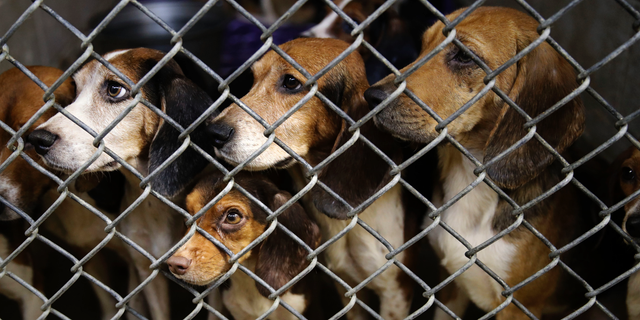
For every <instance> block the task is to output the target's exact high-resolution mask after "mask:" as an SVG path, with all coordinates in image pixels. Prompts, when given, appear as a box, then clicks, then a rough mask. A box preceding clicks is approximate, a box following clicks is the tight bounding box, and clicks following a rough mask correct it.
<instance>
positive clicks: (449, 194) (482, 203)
mask: <svg viewBox="0 0 640 320" xmlns="http://www.w3.org/2000/svg"><path fill="white" fill-rule="evenodd" d="M450 149H453V148H450ZM445 152H449V153H457V155H455V154H454V155H445V156H442V155H441V158H440V161H441V162H442V161H443V160H444V161H451V163H448V164H445V165H444V166H442V163H441V167H443V168H445V170H443V182H442V194H441V195H436V196H434V205H436V206H437V207H440V206H442V205H443V204H444V203H446V202H447V201H449V200H450V199H451V198H453V197H454V196H455V195H456V194H457V193H458V192H460V191H462V190H463V189H464V188H465V187H467V186H468V185H469V184H471V183H472V182H473V181H474V180H475V179H476V176H475V175H474V174H473V169H474V168H475V166H474V165H473V164H472V163H471V162H470V161H469V160H468V159H466V158H465V157H463V156H462V155H461V154H460V153H459V152H457V150H453V151H451V150H449V151H445ZM456 156H457V157H459V158H455V157H456ZM452 158H453V159H452ZM446 169H449V170H446ZM497 204H498V195H497V194H496V193H495V192H494V191H493V190H492V189H491V188H489V186H487V185H486V184H484V183H480V184H479V185H478V186H476V187H475V188H474V189H473V190H472V191H471V192H469V193H468V194H467V195H465V196H464V197H462V198H461V199H460V200H458V201H457V202H456V203H455V204H453V205H452V206H451V207H449V208H448V209H447V210H445V211H444V212H442V214H441V218H442V222H444V223H446V224H447V225H449V226H450V227H451V228H452V229H453V230H455V231H456V232H458V233H459V234H460V235H461V236H462V237H463V238H464V239H466V241H468V242H469V243H470V244H471V245H472V246H474V247H475V246H477V245H479V244H481V243H483V242H485V241H486V240H488V239H489V238H491V237H493V236H494V235H495V234H496V232H495V231H494V230H493V228H492V224H493V218H494V216H495V210H496V206H497ZM431 222H432V220H431V219H429V218H426V220H425V227H426V226H427V225H430V224H431ZM428 237H429V241H430V242H431V245H433V246H434V248H435V249H436V250H437V251H438V254H439V255H440V257H441V261H440V262H441V264H442V266H444V267H445V268H446V269H447V271H448V272H449V273H454V272H456V271H457V270H459V269H460V268H462V267H463V266H464V265H465V264H466V263H467V262H469V259H468V258H467V257H466V256H465V255H464V254H465V252H467V251H468V249H467V248H466V247H465V246H464V245H463V244H462V243H461V242H459V241H458V240H456V239H455V238H454V237H453V236H452V235H451V234H449V233H448V232H447V231H445V230H444V229H443V228H442V227H439V226H438V227H436V228H435V229H434V230H432V231H431V232H429V234H428ZM515 252H516V247H515V246H514V245H513V244H511V243H509V242H507V241H506V240H504V239H500V240H497V241H496V242H494V243H493V244H492V245H490V246H489V247H487V248H485V249H484V250H482V251H480V252H479V253H478V255H477V257H478V259H479V260H480V261H482V262H483V263H484V264H486V265H487V266H488V267H489V268H490V269H491V270H493V271H494V272H495V273H496V274H497V275H499V276H500V277H501V278H503V279H505V278H507V276H508V274H509V266H510V265H511V260H512V258H513V256H514V254H515ZM456 283H457V284H458V285H459V286H460V287H462V288H463V290H465V292H466V293H467V294H468V295H469V297H470V298H471V300H472V301H473V302H474V303H475V304H476V305H478V307H480V308H482V309H485V310H487V309H492V308H494V307H495V305H494V304H495V302H496V301H500V300H501V299H502V296H501V294H500V293H501V292H502V291H503V290H504V289H503V288H502V287H501V286H500V285H499V284H498V283H497V282H496V281H495V280H493V278H491V277H490V276H489V275H488V274H487V273H486V272H485V271H483V270H482V269H480V268H479V267H478V266H477V265H475V264H474V265H473V266H472V267H471V268H469V269H468V270H467V271H465V272H464V273H463V274H462V275H460V276H459V277H458V278H456Z"/></svg>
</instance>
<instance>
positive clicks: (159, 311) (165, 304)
mask: <svg viewBox="0 0 640 320" xmlns="http://www.w3.org/2000/svg"><path fill="white" fill-rule="evenodd" d="M143 259H144V258H143ZM135 267H136V271H137V272H138V276H139V277H140V281H141V282H143V281H145V280H146V279H147V278H148V277H149V276H150V275H151V273H152V271H151V269H149V263H148V261H147V263H146V264H143V263H136V265H135ZM142 292H143V293H144V297H145V299H146V300H147V305H148V306H149V313H150V314H151V319H153V320H169V319H170V316H171V314H170V309H169V294H168V293H169V284H168V283H167V279H166V278H165V277H164V276H163V275H162V274H158V275H157V276H156V277H155V278H154V279H153V280H152V281H151V282H149V283H148V284H147V285H146V286H145V287H144V288H143V289H142Z"/></svg>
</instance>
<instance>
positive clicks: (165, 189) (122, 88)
mask: <svg viewBox="0 0 640 320" xmlns="http://www.w3.org/2000/svg"><path fill="white" fill-rule="evenodd" d="M163 57H164V53H162V52H160V51H157V50H151V49H146V48H137V49H127V50H119V51H113V52H110V53H107V54H106V55H104V57H103V58H104V59H105V60H106V61H108V62H109V63H110V64H111V65H113V66H114V67H115V68H116V69H118V70H119V71H120V72H122V74H124V75H125V76H126V77H127V78H128V79H130V80H131V81H133V83H137V82H138V81H140V80H141V79H142V77H143V76H145V74H147V72H149V71H150V70H151V69H152V68H153V67H154V66H155V65H156V64H157V63H158V62H159V61H160V60H161V59H162V58H163ZM73 79H74V80H75V83H76V85H77V97H76V99H75V101H74V102H73V103H71V104H70V105H69V106H67V108H66V109H65V110H66V111H67V112H69V113H70V114H71V115H73V116H74V117H75V118H77V119H78V120H80V121H82V122H83V123H84V124H85V125H87V126H88V127H89V128H91V129H92V130H94V131H95V132H97V133H100V132H102V131H103V130H105V128H107V126H109V124H111V123H112V122H113V121H114V120H115V119H116V117H117V116H118V115H119V114H120V113H122V112H124V111H125V109H127V107H128V106H129V105H131V104H132V103H134V98H135V97H134V96H133V95H132V94H131V89H130V86H129V85H128V84H127V83H128V82H127V81H124V80H123V79H121V78H120V77H118V76H117V75H116V74H115V73H114V72H113V71H111V70H109V69H108V68H107V67H105V66H104V65H102V64H101V63H99V62H98V61H95V60H94V61H91V62H89V63H87V64H85V65H84V66H83V67H82V68H81V69H80V70H78V72H76V73H75V74H74V76H73ZM140 93H141V96H142V97H143V98H144V99H146V100H147V101H148V102H150V103H151V104H153V105H154V106H156V107H157V108H161V109H162V111H163V112H165V113H166V114H167V115H168V116H169V117H170V118H172V119H173V120H174V121H176V122H177V123H178V124H179V125H181V126H182V127H183V128H186V127H188V126H189V125H191V123H192V122H194V121H195V120H196V119H197V118H198V117H199V116H200V115H201V114H202V113H203V112H204V111H205V110H206V109H207V108H209V106H210V105H211V104H212V103H213V102H212V100H211V99H210V98H209V97H208V96H207V95H206V94H205V93H204V92H203V91H202V90H201V89H200V88H198V87H197V86H196V85H195V84H193V83H192V82H191V81H190V80H188V79H186V78H185V77H184V75H183V73H182V71H181V70H180V67H179V66H178V65H177V63H176V62H175V61H173V60H169V61H168V62H167V64H166V65H165V66H164V67H162V68H161V69H160V70H159V71H158V73H157V74H155V75H154V76H153V77H152V78H151V79H150V80H149V81H148V82H147V83H146V84H145V85H144V86H142V88H141V89H140ZM179 134H180V132H178V131H177V130H176V129H174V128H173V127H172V126H171V125H168V124H167V123H166V121H163V120H162V118H161V117H160V116H159V115H158V114H156V113H155V112H154V111H152V109H150V108H149V107H147V106H145V105H144V104H143V103H141V102H138V103H137V104H136V105H135V106H134V107H133V109H131V110H130V112H129V113H128V114H126V116H125V117H124V118H123V119H122V120H121V121H120V122H119V123H118V124H117V125H116V126H115V127H114V128H113V129H111V130H110V131H109V133H108V134H107V135H106V136H105V137H104V139H103V141H104V143H105V146H106V147H107V148H109V149H110V150H111V151H113V152H114V153H115V154H117V155H118V156H119V157H120V158H122V159H123V160H124V161H126V162H127V163H128V164H129V165H130V166H132V167H133V168H135V169H136V170H137V171H138V172H139V173H140V174H141V175H142V176H147V175H148V174H149V173H151V172H153V171H154V170H155V169H156V168H158V167H159V166H160V165H161V164H162V163H163V162H164V161H165V160H166V159H168V158H169V157H170V156H171V155H172V154H173V152H174V151H176V150H177V149H178V148H179V147H180V145H181V144H182V141H180V140H179V139H178V136H179ZM190 137H191V142H192V143H196V144H198V145H201V146H202V148H203V149H204V150H207V145H208V144H207V143H204V142H206V141H203V133H202V132H201V130H200V129H196V130H195V131H193V132H192V133H191V134H190ZM93 140H94V137H93V136H91V135H90V134H89V133H87V132H86V131H84V129H82V128H80V127H79V126H78V125H76V124H75V123H73V122H72V121H71V120H70V119H69V118H67V117H66V116H65V115H63V114H57V115H55V116H53V117H52V118H51V119H49V120H48V121H47V122H45V123H44V124H42V125H40V126H39V127H38V128H37V130H35V131H34V132H32V133H31V134H30V135H29V142H30V143H31V144H33V145H34V147H35V150H36V152H37V153H38V154H39V155H40V156H41V158H42V159H43V161H44V163H45V164H46V165H48V166H49V167H51V168H53V169H55V170H58V171H61V172H65V173H72V172H74V171H76V170H78V169H79V168H81V166H82V165H84V164H85V163H86V162H87V161H89V159H90V158H91V157H92V155H93V154H94V153H95V152H96V151H97V150H98V149H97V148H96V147H95V146H94V145H93ZM206 164H207V161H206V160H205V159H204V158H203V157H201V156H200V155H199V154H198V153H197V152H196V151H195V150H194V149H192V148H187V149H186V150H185V151H184V152H183V153H182V154H181V155H180V156H179V157H178V158H177V159H175V161H174V162H172V163H171V164H170V165H169V166H168V167H167V168H166V169H164V170H163V171H161V172H159V173H158V174H157V175H156V176H155V178H154V179H153V180H152V181H151V186H152V188H153V190H155V191H157V192H159V193H161V194H163V195H167V196H170V197H174V198H176V197H179V193H180V191H181V190H182V189H183V188H184V187H185V186H186V183H187V182H188V181H189V180H190V179H193V176H195V175H196V174H197V173H199V172H200V171H201V170H202V169H203V168H204V167H205V166H206ZM118 169H120V172H122V173H123V174H124V176H125V180H126V181H125V186H124V188H125V193H124V197H123V199H122V202H121V204H120V212H123V211H125V210H127V208H129V207H130V206H131V205H132V204H136V201H138V198H139V197H141V196H142V195H143V191H144V190H143V189H142V188H140V186H139V184H140V180H139V178H138V177H137V176H136V175H135V174H133V173H132V172H130V171H129V170H127V169H126V168H123V167H122V165H121V164H120V163H119V162H117V161H115V160H114V159H113V158H111V157H110V156H109V155H107V154H106V153H103V154H100V155H99V156H98V157H97V159H95V161H93V162H92V163H91V164H90V165H89V166H88V167H87V168H86V170H85V172H88V173H90V172H105V171H114V170H118ZM141 201H142V202H141V203H139V204H137V206H135V207H132V208H131V209H133V211H132V212H131V213H130V214H128V215H127V216H126V218H124V220H123V221H122V222H121V223H120V224H119V225H118V226H117V230H118V231H119V232H121V233H122V234H124V235H125V236H126V237H128V238H129V239H131V240H132V241H133V242H135V243H136V244H137V245H139V246H140V247H141V248H143V249H144V250H145V251H146V252H147V253H149V254H150V255H151V256H153V257H155V258H159V257H161V256H162V255H163V254H165V253H166V252H167V251H168V250H169V249H170V248H171V246H172V245H173V244H174V243H175V241H176V240H177V239H179V237H180V233H181V230H180V228H176V227H175V226H176V225H181V222H180V221H181V219H180V216H179V215H178V214H177V213H176V212H175V211H174V210H173V209H172V208H170V207H169V206H167V205H166V204H164V203H163V202H162V201H161V200H159V199H158V198H156V197H155V196H153V195H149V196H147V197H145V198H144V199H143V200H141ZM126 250H127V251H128V253H129V254H128V255H129V260H130V261H132V264H133V266H134V267H135V273H133V274H132V277H136V276H137V278H138V279H137V281H138V283H135V284H133V287H135V286H137V285H138V284H139V283H141V282H142V281H145V280H146V279H149V278H151V279H153V280H152V281H151V282H149V283H148V284H147V285H146V286H145V287H144V289H143V290H142V292H143V294H144V298H145V300H146V301H147V303H148V306H149V311H150V314H151V317H152V318H153V319H156V320H158V319H160V320H161V319H169V317H170V311H169V301H168V299H169V295H168V288H167V285H168V283H167V281H166V278H164V277H163V276H156V275H157V273H155V271H154V270H151V269H150V268H149V265H150V263H151V261H150V259H149V258H148V257H147V256H145V255H143V254H141V253H140V252H138V251H137V249H136V248H134V247H131V246H127V248H126ZM131 289H133V288H130V290H131ZM134 298H135V297H134ZM137 298H138V299H141V298H142V297H141V296H140V295H138V296H137ZM138 299H134V300H133V305H131V304H130V306H133V308H134V309H136V310H138V311H140V310H142V309H144V306H140V305H138V303H140V300H138Z"/></svg>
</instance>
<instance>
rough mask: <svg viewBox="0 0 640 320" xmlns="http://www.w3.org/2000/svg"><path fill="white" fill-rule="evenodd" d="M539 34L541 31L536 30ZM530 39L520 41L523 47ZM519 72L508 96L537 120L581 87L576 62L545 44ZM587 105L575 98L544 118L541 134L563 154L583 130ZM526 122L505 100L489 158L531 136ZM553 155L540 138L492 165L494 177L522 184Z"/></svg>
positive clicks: (505, 183) (490, 142)
mask: <svg viewBox="0 0 640 320" xmlns="http://www.w3.org/2000/svg"><path fill="white" fill-rule="evenodd" d="M536 36H537V34H536ZM530 42H531V41H518V51H520V50H522V49H524V48H525V47H526V46H527V45H528V44H529V43H530ZM517 68H518V69H517V76H516V80H515V82H514V84H513V87H512V89H511V91H510V93H509V97H510V98H511V99H512V100H513V101H514V102H515V103H516V104H517V105H518V106H520V108H522V110H524V111H525V112H526V113H527V114H528V115H529V116H531V117H532V118H535V117H536V116H538V115H539V114H541V113H542V112H544V111H546V110H547V109H549V108H550V107H552V106H553V105H554V104H555V103H557V102H558V101H560V100H561V99H562V98H564V97H565V96H567V95H569V94H570V93H571V92H572V91H573V90H574V89H575V88H576V87H577V86H578V84H577V81H576V75H575V72H574V70H573V68H572V67H571V65H570V64H569V63H568V62H567V61H566V60H565V59H564V58H563V57H562V56H560V54H558V52H556V51H555V50H554V49H553V48H552V47H551V46H550V45H548V44H547V43H542V44H540V45H539V46H538V47H537V48H536V49H534V50H533V51H532V52H530V53H529V54H527V55H526V56H525V57H524V58H523V59H521V60H520V61H519V62H518V64H517ZM584 121H585V118H584V107H583V105H582V101H581V100H580V98H575V99H573V100H571V101H569V102H568V103H567V104H565V105H564V106H562V107H561V108H560V109H558V110H556V111H555V112H553V113H552V114H551V115H549V116H548V117H547V118H545V119H544V120H542V121H541V122H539V123H538V124H537V126H536V132H537V133H538V134H540V136H542V138H544V140H545V141H547V142H548V143H549V144H550V145H551V146H552V147H553V148H554V149H556V150H557V151H558V152H563V151H564V150H565V149H566V148H567V147H568V146H570V145H571V144H572V143H573V142H574V141H575V140H576V139H577V138H578V137H579V136H580V135H581V134H582V131H583V129H584ZM524 124H525V120H524V118H523V117H522V116H521V115H520V114H519V113H518V112H517V111H515V110H513V109H512V108H510V107H509V106H508V105H507V104H506V103H504V104H503V106H502V111H501V112H500V115H499V118H498V121H497V122H496V125H495V127H494V128H493V130H492V132H491V135H490V137H489V139H488V141H487V145H486V147H485V155H484V162H485V163H486V162H488V161H490V160H491V159H493V158H494V157H496V156H497V155H499V154H500V153H501V152H503V151H505V150H506V149H507V148H509V147H510V146H512V145H513V144H515V143H516V142H517V141H518V140H520V139H521V138H522V137H524V136H525V135H526V134H527V132H528V131H527V130H526V129H524V127H523V126H524ZM553 160H554V158H553V156H552V154H551V153H550V152H549V151H547V150H546V149H545V148H544V147H543V145H542V144H541V143H540V142H539V141H538V140H537V139H535V138H533V139H531V140H530V141H528V142H527V143H526V144H524V145H523V146H521V147H520V148H518V149H516V150H514V151H512V152H511V153H510V154H508V155H506V156H505V157H504V158H502V159H500V160H498V161H497V162H496V163H494V164H492V165H490V166H488V167H487V173H488V174H489V177H491V179H493V181H494V182H495V183H496V184H497V185H498V186H500V187H503V188H507V189H514V188H517V187H519V186H521V185H523V184H525V183H526V182H528V181H530V180H531V179H533V178H535V177H536V176H537V175H538V174H540V172H542V171H543V170H544V169H545V168H546V167H547V166H548V165H549V164H551V163H552V162H553Z"/></svg>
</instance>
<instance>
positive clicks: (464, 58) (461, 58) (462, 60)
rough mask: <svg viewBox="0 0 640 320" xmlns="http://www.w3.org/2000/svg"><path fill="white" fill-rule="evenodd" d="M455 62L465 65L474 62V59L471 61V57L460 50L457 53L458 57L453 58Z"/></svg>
mask: <svg viewBox="0 0 640 320" xmlns="http://www.w3.org/2000/svg"><path fill="white" fill-rule="evenodd" d="M453 60H455V61H457V62H460V63H464V64H467V63H471V62H473V59H471V56H470V55H468V54H467V53H466V52H464V51H462V50H460V49H458V53H456V55H455V56H453Z"/></svg>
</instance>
